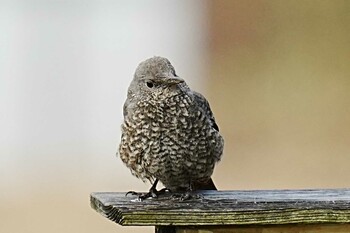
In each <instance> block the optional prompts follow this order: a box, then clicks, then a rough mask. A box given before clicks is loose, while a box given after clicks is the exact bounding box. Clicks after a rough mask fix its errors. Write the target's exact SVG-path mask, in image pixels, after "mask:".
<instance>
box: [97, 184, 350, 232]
mask: <svg viewBox="0 0 350 233" xmlns="http://www.w3.org/2000/svg"><path fill="white" fill-rule="evenodd" d="M197 194H199V195H200V197H199V198H193V199H191V200H187V201H180V200H179V199H178V198H175V199H174V198H173V197H172V196H171V194H166V195H163V196H160V197H158V198H153V199H147V200H144V201H142V202H139V201H137V198H136V197H135V196H128V197H125V193H119V192H118V193H114V192H96V193H92V194H91V206H92V208H94V209H95V210H96V211H97V212H99V213H101V214H102V215H103V216H105V217H107V218H109V219H110V220H112V221H114V222H116V223H119V224H121V225H130V226H131V225H132V226H169V225H174V226H191V225H192V226H204V225H247V224H249V225H256V224H258V225H259V224H295V223H301V224H314V223H328V224H329V223H350V189H322V190H320V189H319V190H252V191H201V192H200V193H197Z"/></svg>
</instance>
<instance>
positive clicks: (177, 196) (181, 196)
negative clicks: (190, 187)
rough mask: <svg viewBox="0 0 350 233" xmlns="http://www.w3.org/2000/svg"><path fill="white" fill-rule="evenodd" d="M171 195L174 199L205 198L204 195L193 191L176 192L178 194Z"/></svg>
mask: <svg viewBox="0 0 350 233" xmlns="http://www.w3.org/2000/svg"><path fill="white" fill-rule="evenodd" d="M171 197H172V199H174V200H180V201H188V200H193V199H201V198H203V196H202V195H200V194H195V193H191V192H185V193H176V194H173V195H172V196H171Z"/></svg>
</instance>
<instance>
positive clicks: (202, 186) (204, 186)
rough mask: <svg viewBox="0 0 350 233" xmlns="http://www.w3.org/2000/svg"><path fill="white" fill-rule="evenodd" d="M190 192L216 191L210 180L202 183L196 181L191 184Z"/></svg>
mask: <svg viewBox="0 0 350 233" xmlns="http://www.w3.org/2000/svg"><path fill="white" fill-rule="evenodd" d="M192 190H193V191H195V190H217V188H216V187H215V184H214V182H213V180H212V179H211V178H210V179H209V180H206V181H205V182H203V181H196V182H193V183H192Z"/></svg>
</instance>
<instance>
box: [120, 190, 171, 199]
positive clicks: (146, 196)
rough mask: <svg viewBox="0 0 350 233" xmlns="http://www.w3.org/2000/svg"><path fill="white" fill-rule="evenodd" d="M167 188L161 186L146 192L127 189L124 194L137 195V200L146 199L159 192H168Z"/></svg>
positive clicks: (156, 195)
mask: <svg viewBox="0 0 350 233" xmlns="http://www.w3.org/2000/svg"><path fill="white" fill-rule="evenodd" d="M168 191H169V189H167V188H163V189H161V190H159V191H158V190H156V189H152V188H151V189H150V190H149V192H148V193H138V192H135V191H129V192H127V193H126V194H125V196H128V195H129V194H131V195H134V196H138V199H139V201H143V200H146V199H147V198H157V197H158V196H159V195H160V194H163V193H165V192H168Z"/></svg>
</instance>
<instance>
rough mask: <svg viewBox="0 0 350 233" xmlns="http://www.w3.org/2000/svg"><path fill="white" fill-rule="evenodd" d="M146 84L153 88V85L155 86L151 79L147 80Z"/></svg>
mask: <svg viewBox="0 0 350 233" xmlns="http://www.w3.org/2000/svg"><path fill="white" fill-rule="evenodd" d="M146 86H147V87H148V88H152V87H154V84H153V82H151V81H147V82H146Z"/></svg>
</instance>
